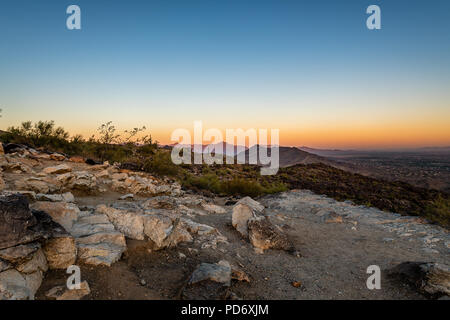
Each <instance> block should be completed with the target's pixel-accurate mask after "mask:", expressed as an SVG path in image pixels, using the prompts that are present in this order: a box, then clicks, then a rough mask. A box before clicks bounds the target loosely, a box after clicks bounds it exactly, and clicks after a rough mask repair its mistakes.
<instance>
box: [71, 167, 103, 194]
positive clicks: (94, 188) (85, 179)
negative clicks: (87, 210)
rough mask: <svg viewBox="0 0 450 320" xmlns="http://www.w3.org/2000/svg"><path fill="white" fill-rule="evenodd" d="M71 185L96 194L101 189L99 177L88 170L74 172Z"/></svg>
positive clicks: (81, 190)
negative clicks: (98, 182) (98, 181)
mask: <svg viewBox="0 0 450 320" xmlns="http://www.w3.org/2000/svg"><path fill="white" fill-rule="evenodd" d="M69 187H70V188H71V189H72V190H77V191H80V192H83V193H85V194H96V193H97V192H98V191H99V188H98V185H97V178H96V177H95V176H94V175H92V174H90V173H88V172H86V171H77V172H74V174H73V180H72V181H71V183H70V186H69Z"/></svg>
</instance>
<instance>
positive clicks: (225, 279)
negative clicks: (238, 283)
mask: <svg viewBox="0 0 450 320" xmlns="http://www.w3.org/2000/svg"><path fill="white" fill-rule="evenodd" d="M230 283H231V267H230V265H229V264H227V263H226V262H224V261H223V262H222V263H215V264H210V263H202V264H200V265H199V266H198V267H197V268H196V269H195V270H194V272H193V273H192V275H191V277H190V278H189V281H188V283H187V285H186V286H185V287H184V288H183V291H182V296H181V297H182V298H183V299H186V300H218V299H225V298H226V297H227V296H228V288H229V286H230Z"/></svg>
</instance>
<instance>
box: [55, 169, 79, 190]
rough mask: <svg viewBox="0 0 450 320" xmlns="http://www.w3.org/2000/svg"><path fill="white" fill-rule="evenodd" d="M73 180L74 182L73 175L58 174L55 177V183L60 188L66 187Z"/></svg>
mask: <svg viewBox="0 0 450 320" xmlns="http://www.w3.org/2000/svg"><path fill="white" fill-rule="evenodd" d="M73 180H75V176H74V174H73V173H70V172H68V173H63V174H59V175H58V176H57V177H56V181H57V182H58V183H59V184H60V185H61V186H62V187H64V186H68V185H69V184H70V183H71V182H72V181H73Z"/></svg>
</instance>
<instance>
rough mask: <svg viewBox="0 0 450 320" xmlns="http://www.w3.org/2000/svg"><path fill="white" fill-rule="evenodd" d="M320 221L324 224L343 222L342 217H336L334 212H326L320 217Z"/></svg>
mask: <svg viewBox="0 0 450 320" xmlns="http://www.w3.org/2000/svg"><path fill="white" fill-rule="evenodd" d="M321 220H322V221H323V222H325V223H342V222H344V220H343V219H342V216H340V215H338V214H337V213H336V212H328V213H326V214H324V215H322V217H321Z"/></svg>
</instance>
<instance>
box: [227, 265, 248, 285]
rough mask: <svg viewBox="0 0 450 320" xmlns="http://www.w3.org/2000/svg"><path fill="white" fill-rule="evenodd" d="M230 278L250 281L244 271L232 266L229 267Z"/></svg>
mask: <svg viewBox="0 0 450 320" xmlns="http://www.w3.org/2000/svg"><path fill="white" fill-rule="evenodd" d="M231 279H233V280H237V281H245V282H250V278H249V276H248V275H247V274H246V273H245V272H244V271H242V270H241V269H239V268H236V267H234V266H232V267H231Z"/></svg>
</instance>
